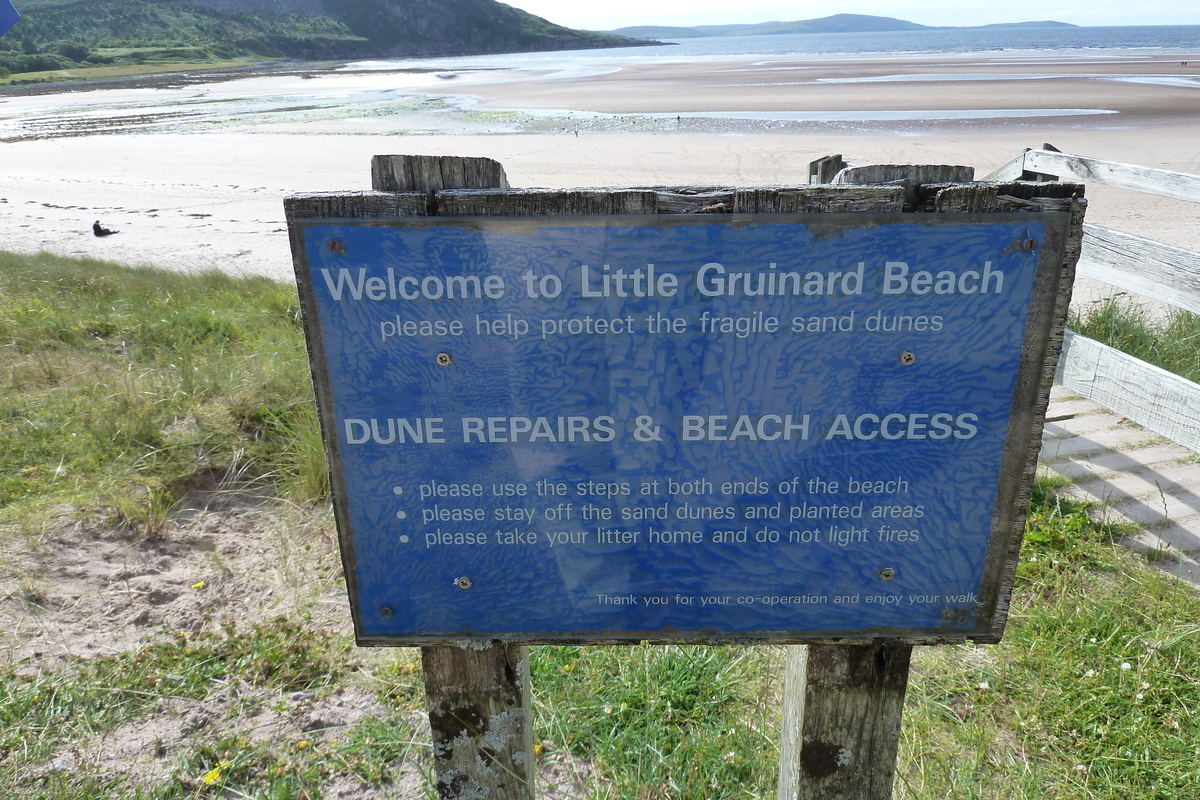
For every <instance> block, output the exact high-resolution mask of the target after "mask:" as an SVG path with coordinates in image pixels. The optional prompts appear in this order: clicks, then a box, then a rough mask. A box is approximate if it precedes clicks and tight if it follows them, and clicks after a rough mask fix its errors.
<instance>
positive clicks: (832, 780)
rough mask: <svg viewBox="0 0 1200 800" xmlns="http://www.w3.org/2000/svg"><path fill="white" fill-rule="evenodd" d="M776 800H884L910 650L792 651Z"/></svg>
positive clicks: (880, 645)
mask: <svg viewBox="0 0 1200 800" xmlns="http://www.w3.org/2000/svg"><path fill="white" fill-rule="evenodd" d="M787 651H788V653H787V675H786V678H785V681H784V692H783V696H784V708H783V715H784V716H783V738H782V747H781V752H780V757H779V762H780V763H779V800H887V799H888V798H890V797H891V796H892V782H893V779H894V778H895V776H896V751H897V749H898V747H899V744H900V723H901V718H902V716H903V713H904V694H905V692H906V690H907V689H908V667H909V662H910V660H911V658H912V646H910V645H906V644H894V643H888V642H872V643H870V644H864V645H859V644H856V645H810V646H808V647H803V646H799V645H798V646H793V647H788V648H787Z"/></svg>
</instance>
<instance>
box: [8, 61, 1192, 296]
mask: <svg viewBox="0 0 1200 800" xmlns="http://www.w3.org/2000/svg"><path fill="white" fill-rule="evenodd" d="M1183 60H1187V61H1189V62H1190V63H1189V66H1188V67H1186V68H1185V67H1183V66H1182V65H1181V64H1180V62H1181V61H1183ZM457 75H458V77H456V78H455V79H453V80H450V79H447V80H443V81H440V82H436V81H434V80H432V79H429V78H428V76H423V77H422V82H420V85H419V86H418V85H414V86H410V87H409V88H406V89H405V88H402V89H398V90H395V91H396V92H398V95H397V101H396V102H392V105H390V106H382V105H378V104H377V105H366V106H363V107H362V109H363V113H358V112H357V111H356V108H357V107H354V106H346V107H344V108H343V107H340V106H338V100H337V97H338V96H339V95H338V92H343V91H344V87H345V86H348V85H350V84H351V83H352V82H353V79H352V78H351V77H347V76H345V75H341V76H337V75H325V74H322V75H321V76H319V77H317V78H315V79H308V80H304V79H302V78H300V77H299V76H275V77H269V78H252V79H249V80H245V81H234V82H230V83H225V84H212V85H209V86H207V87H201V88H199V89H197V87H196V86H187V87H184V88H182V89H179V90H178V91H179V92H183V93H184V94H180V97H181V98H183V100H180V101H179V102H181V103H183V104H184V105H182V106H180V108H182V109H184V110H183V111H180V110H178V109H176V108H175V107H172V109H171V110H170V111H169V114H167V113H164V114H162V115H160V117H157V118H156V117H155V113H156V112H155V111H154V108H155V106H154V104H155V102H156V99H155V98H156V97H159V96H160V95H161V93H162V91H163V90H155V89H149V88H145V87H128V88H126V89H124V90H117V89H106V90H105V91H110V92H118V91H123V92H124V94H122V95H121V100H120V103H117V102H116V101H115V100H114V102H113V103H111V104H109V105H104V104H100V105H97V106H95V107H90V106H89V105H88V98H87V97H86V96H87V95H89V93H87V92H83V93H78V94H76V93H72V94H71V95H70V96H66V95H63V96H59V97H57V98H56V97H55V96H52V95H51V96H48V95H40V96H38V97H36V98H20V97H16V96H11V95H4V94H0V124H7V125H8V126H9V127H8V130H17V129H18V128H21V129H25V130H35V128H33V127H31V126H32V125H34V124H44V123H45V122H46V120H48V119H50V117H49V116H48V114H49V113H50V112H48V111H47V110H46V109H47V108H48V107H49V106H52V105H53V104H54V102H57V101H70V102H71V103H72V104H73V108H72V110H71V112H70V114H72V115H73V118H72V119H73V121H72V124H74V125H75V126H76V127H75V128H72V129H71V130H70V131H69V133H70V134H71V135H49V134H47V135H49V138H38V136H24V137H21V138H16V140H12V139H11V137H10V140H8V141H4V142H0V163H3V169H2V170H0V173H2V174H0V247H3V248H5V249H9V250H16V251H20V252H33V251H37V250H48V251H51V252H56V253H62V254H66V255H76V256H92V257H98V258H104V259H111V260H116V261H121V262H125V263H133V264H150V265H155V266H160V267H167V268H172V269H182V270H204V269H221V270H226V271H231V272H237V273H247V274H261V275H269V276H272V277H276V278H280V279H285V280H286V279H290V277H291V270H292V267H291V258H290V254H289V252H288V246H287V238H286V233H285V226H284V217H283V209H282V200H283V198H284V197H285V196H286V195H288V194H291V193H296V192H307V191H337V190H363V189H367V188H369V185H370V176H369V162H370V158H371V156H372V155H374V154H377V153H412V154H445V155H466V156H487V157H490V158H495V159H497V160H499V161H500V162H501V163H502V164H503V165H504V166H505V169H506V171H507V173H508V176H509V181H510V183H511V184H512V185H513V186H518V187H532V186H543V187H564V186H621V185H640V186H647V185H689V184H730V185H733V184H740V185H755V184H798V183H805V182H807V177H808V175H807V172H808V163H809V162H810V161H811V160H813V159H816V158H819V157H821V156H824V155H827V154H830V153H842V154H844V155H845V157H846V158H847V160H849V161H852V162H855V163H861V164H869V163H948V164H964V165H968V166H973V167H975V168H976V170H977V175H978V176H979V177H983V176H984V175H986V174H987V173H988V172H990V171H991V170H992V169H995V168H997V167H999V166H1001V165H1002V164H1004V163H1005V162H1007V161H1009V160H1010V159H1011V158H1013V157H1015V156H1016V155H1018V154H1019V153H1020V152H1021V151H1022V150H1023V149H1024V148H1027V147H1040V146H1041V145H1042V143H1043V142H1051V143H1053V144H1054V145H1055V146H1057V147H1058V148H1060V149H1062V150H1064V151H1067V152H1074V153H1078V154H1081V155H1087V156H1092V157H1096V158H1102V159H1108V160H1115V161H1122V162H1127V163H1135V164H1141V165H1145V166H1151V167H1159V168H1165V169H1175V170H1180V171H1185V172H1192V173H1200V148H1198V147H1197V146H1196V141H1197V140H1196V131H1197V130H1200V54H1180V55H1179V56H1178V57H1176V56H1171V57H1161V58H1155V59H1140V58H1139V59H1095V60H1091V59H1088V60H1078V59H1074V60H1069V61H1068V60H1063V59H1058V60H1050V59H1045V58H1041V59H1014V58H1007V59H990V60H987V61H981V60H979V59H928V58H926V59H908V60H899V59H871V60H859V61H857V62H850V61H837V60H825V61H796V60H787V59H781V58H773V59H770V60H763V59H759V60H755V61H728V60H726V61H704V62H690V63H659V64H635V65H626V66H625V67H624V68H622V69H621V70H620V71H610V72H607V73H604V74H593V75H585V76H573V77H564V76H557V77H556V76H554V75H546V74H536V73H525V74H521V75H519V76H516V77H517V78H518V79H516V80H513V79H506V80H497V78H498V77H505V78H512V77H513V76H512V75H508V76H497V75H496V74H491V73H487V74H485V73H479V74H473V73H471V72H467V71H463V72H460V73H457ZM1055 75H1057V76H1059V77H1051V76H1055ZM931 77H932V79H931ZM476 78H478V79H479V82H476ZM372 79H373V80H375V81H377V82H382V83H383V84H387V83H388V82H389V81H391V82H392V83H394V84H395V85H396V86H400V87H403V86H404V85H406V81H407V82H411V81H412V76H401V75H392V76H391V77H388V76H387V75H382V76H381V75H375V76H373V77H372ZM825 79H828V80H836V81H839V82H837V83H829V82H826V80H825ZM1134 81H1136V82H1134ZM155 92H159V95H156V94H155ZM309 92H313V93H318V94H319V93H322V92H324V93H325V94H326V95H327V98H326V99H325V100H322V101H321V103H316V104H307V103H306V101H305V97H306V93H309ZM451 92H453V93H454V96H453V97H449V98H445V97H444V96H445V95H447V94H448V93H451ZM186 93H190V94H186ZM239 93H242V94H245V95H248V96H249V95H253V96H254V97H257V98H261V97H265V96H268V95H270V96H271V97H275V96H279V97H281V98H282V99H281V100H279V102H278V103H277V104H276V105H275V106H272V107H271V108H269V109H267V111H269V112H272V113H267V112H263V113H260V114H257V116H255V117H254V120H253V122H250V121H247V119H238V118H231V119H221V118H219V117H212V118H210V117H208V116H205V113H206V111H205V109H206V107H209V106H212V104H214V103H216V102H217V98H219V97H230V96H236V95H238V94H239ZM272 93H274V94H272ZM401 95H402V96H403V98H405V99H404V100H403V102H399V96H401ZM417 95H419V96H417ZM390 96H391V95H389V97H390ZM463 96H469V97H470V98H473V99H464V98H463ZM330 97H331V98H333V99H332V100H329V99H328V98H330ZM414 97H415V100H414ZM430 97H433V98H434V99H435V100H437V102H432V103H430V102H426V101H427V100H428V99H429V98H430ZM422 98H424V100H423V99H422ZM272 102H274V101H272ZM389 102H391V101H389ZM138 103H140V104H141V105H137V104H138ZM206 104H207V106H206ZM131 108H132V109H133V110H132V111H131V110H130V109H131ZM313 108H316V109H317V110H312V109H313ZM114 109H115V110H114ZM145 109H149V110H145ZM381 109H386V110H387V113H383V111H382V110H381ZM537 109H543V110H549V109H553V110H560V111H562V112H563V113H560V114H549V115H547V114H542V113H539V112H538V111H536V110H537ZM936 109H943V110H947V109H948V110H966V111H969V112H979V111H988V112H993V111H994V112H997V113H996V114H990V115H980V114H977V113H971V114H968V115H967V116H966V117H965V118H957V119H955V118H946V117H945V116H942V117H938V115H936V114H927V115H922V114H920V113H919V112H921V111H930V110H936ZM511 110H518V111H520V113H512V111H511ZM1031 110H1040V111H1039V113H1041V112H1043V111H1044V112H1047V113H1045V114H1044V115H1041V116H1028V115H1027V113H1028V112H1030V111H1031ZM1064 110H1071V111H1072V112H1077V111H1086V112H1099V111H1103V112H1108V113H1065V111H1064ZM367 111H369V112H370V113H366V112H367ZM568 112H570V113H568ZM848 112H853V113H852V114H851V113H848ZM900 112H910V113H908V114H907V117H904V114H901V113H900ZM911 112H918V113H917V114H912V113H911ZM1055 112H1058V113H1055ZM1111 112H1115V113H1111ZM105 114H110V115H116V116H110V117H105ZM22 115H24V117H23V116H22ZM601 115H613V116H601ZM756 115H758V116H756ZM168 116H169V117H170V118H167V117H168ZM899 117H904V118H899ZM81 120H83V121H85V122H86V123H87V124H86V125H83V124H82V122H80V121H81ZM131 120H141V121H140V122H138V121H131ZM106 121H107V122H109V123H112V124H108V125H106V124H105V122H106ZM22 126H24V127H23V128H22ZM577 126H578V132H577ZM47 130H53V126H50V127H48V128H47ZM1088 196H1089V199H1090V201H1091V206H1090V208H1089V211H1088V217H1089V220H1090V221H1092V222H1099V223H1101V224H1106V225H1111V226H1113V227H1117V228H1121V229H1124V230H1130V231H1133V232H1138V233H1142V234H1143V235H1152V236H1155V237H1156V238H1160V239H1163V240H1166V241H1172V242H1175V243H1178V244H1181V245H1185V246H1191V247H1196V248H1200V224H1198V223H1197V222H1196V221H1195V220H1196V213H1195V209H1194V207H1187V206H1185V205H1184V204H1178V203H1174V202H1172V201H1167V200H1158V199H1154V198H1149V197H1147V196H1142V195H1135V194H1133V193H1129V192H1122V191H1119V190H1112V189H1105V188H1104V187H1098V186H1095V187H1089V190H1088ZM96 219H99V220H101V221H102V222H103V224H104V225H106V226H107V227H110V228H115V229H119V230H120V231H121V233H120V234H119V235H116V236H113V237H109V238H105V239H97V238H95V237H93V236H92V234H91V227H90V226H91V224H92V222H93V220H96Z"/></svg>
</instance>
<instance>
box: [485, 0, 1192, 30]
mask: <svg viewBox="0 0 1200 800" xmlns="http://www.w3.org/2000/svg"><path fill="white" fill-rule="evenodd" d="M505 2H507V3H508V5H511V6H516V7H517V8H521V9H524V10H525V11H528V12H530V13H531V14H537V15H538V16H539V17H545V18H546V19H548V20H550V21H551V22H554V23H557V24H559V25H566V26H568V27H571V28H585V29H588V30H612V29H614V28H621V27H625V26H628V25H680V26H688V25H724V24H730V23H752V22H768V21H775V20H778V21H789V22H790V21H793V20H804V19H817V18H819V17H827V16H830V15H831V14H838V13H847V14H871V15H874V16H879V17H896V18H898V19H904V20H908V21H909V22H918V23H920V24H922V25H959V26H970V25H988V24H991V23H996V22H1025V21H1029V20H1054V21H1056V22H1069V23H1071V24H1074V25H1200V2H1197V1H1196V0H1170V2H1164V1H1162V0H1153V1H1152V2H1144V3H1136V2H1129V0H1071V1H1069V2H1056V0H1049V2H1046V1H1045V0H1006V2H1003V3H964V2H962V0H909V2H906V3H903V4H900V3H897V2H895V0H857V2H854V3H852V4H848V5H845V6H842V5H840V4H839V6H838V7H837V8H830V6H829V4H828V3H827V2H812V0H799V1H797V0H792V2H783V1H782V0H744V2H740V3H731V2H729V0H653V1H652V2H646V0H601V2H594V3H584V2H578V1H576V2H569V3H564V2H563V1H562V0H505Z"/></svg>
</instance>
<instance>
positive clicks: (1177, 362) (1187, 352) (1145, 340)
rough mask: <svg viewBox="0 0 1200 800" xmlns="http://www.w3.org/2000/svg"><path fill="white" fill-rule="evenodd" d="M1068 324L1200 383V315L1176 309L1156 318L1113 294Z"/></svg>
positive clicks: (1109, 344) (1075, 316)
mask: <svg viewBox="0 0 1200 800" xmlns="http://www.w3.org/2000/svg"><path fill="white" fill-rule="evenodd" d="M1068 327H1070V328H1071V330H1073V331H1075V332H1076V333H1079V334H1081V335H1083V336H1087V337H1088V338H1089V339H1095V340H1096V341H1098V342H1101V343H1103V344H1106V345H1108V346H1109V347H1114V348H1116V349H1117V350H1120V351H1122V352H1124V353H1128V354H1129V355H1131V356H1135V357H1136V358H1140V359H1141V360H1142V361H1146V362H1148V363H1150V364H1154V365H1156V366H1159V367H1162V368H1163V369H1165V370H1167V371H1168V372H1174V373H1175V374H1176V375H1180V376H1182V377H1184V378H1187V379H1188V380H1190V381H1193V382H1195V383H1200V316H1198V315H1196V314H1192V313H1190V312H1187V311H1181V310H1178V309H1173V310H1172V311H1171V312H1170V313H1169V314H1168V315H1167V317H1166V318H1165V320H1161V321H1160V320H1156V319H1154V318H1153V317H1151V316H1150V314H1149V313H1147V311H1146V310H1145V308H1143V307H1142V306H1138V305H1135V304H1132V303H1128V302H1122V301H1120V300H1119V299H1116V298H1111V299H1109V300H1106V301H1104V302H1103V303H1101V304H1100V305H1098V306H1096V307H1095V308H1094V309H1092V310H1091V311H1089V312H1088V313H1086V314H1082V315H1080V314H1076V315H1074V316H1073V317H1072V319H1071V321H1070V323H1069V325H1068Z"/></svg>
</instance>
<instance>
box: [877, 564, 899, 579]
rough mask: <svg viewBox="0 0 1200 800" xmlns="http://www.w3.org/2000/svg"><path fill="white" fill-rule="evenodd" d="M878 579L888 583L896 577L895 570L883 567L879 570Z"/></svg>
mask: <svg viewBox="0 0 1200 800" xmlns="http://www.w3.org/2000/svg"><path fill="white" fill-rule="evenodd" d="M879 577H881V578H883V579H884V580H885V581H890V580H891V579H892V578H894V577H896V570H894V569H892V568H891V567H884V568H883V569H881V570H879Z"/></svg>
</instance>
